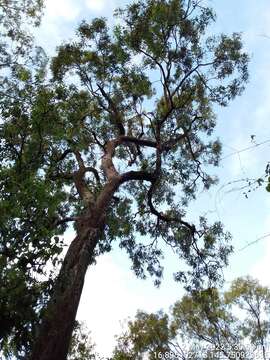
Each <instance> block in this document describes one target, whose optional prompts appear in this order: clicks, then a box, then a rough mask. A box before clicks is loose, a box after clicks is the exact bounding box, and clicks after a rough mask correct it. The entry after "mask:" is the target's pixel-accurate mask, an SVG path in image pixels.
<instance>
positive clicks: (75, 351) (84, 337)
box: [68, 322, 97, 360]
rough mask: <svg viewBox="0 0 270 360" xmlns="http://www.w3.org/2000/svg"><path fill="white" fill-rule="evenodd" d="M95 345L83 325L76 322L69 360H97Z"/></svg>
mask: <svg viewBox="0 0 270 360" xmlns="http://www.w3.org/2000/svg"><path fill="white" fill-rule="evenodd" d="M94 348H95V345H94V344H92V342H91V340H90V334H89V332H88V331H87V330H86V327H85V325H84V324H83V323H80V322H76V324H75V327H74V331H73V335H72V339H71V343H70V351H69V355H68V360H91V359H92V360H95V359H97V355H96V354H95V352H94Z"/></svg>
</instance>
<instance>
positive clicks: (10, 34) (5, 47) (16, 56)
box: [0, 0, 43, 80]
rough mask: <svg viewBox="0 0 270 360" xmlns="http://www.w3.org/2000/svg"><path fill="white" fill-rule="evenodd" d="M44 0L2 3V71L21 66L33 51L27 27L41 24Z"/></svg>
mask: <svg viewBox="0 0 270 360" xmlns="http://www.w3.org/2000/svg"><path fill="white" fill-rule="evenodd" d="M42 8H43V0H1V1H0V37H1V42H0V69H1V70H3V69H4V68H5V69H6V68H10V67H12V66H15V65H19V64H20V61H22V60H23V59H24V60H26V58H27V57H26V56H25V55H26V54H27V52H28V51H29V49H31V40H32V38H31V35H30V34H29V31H27V25H30V26H32V25H34V26H38V25H39V24H40V20H41V15H42ZM1 80H2V79H1Z"/></svg>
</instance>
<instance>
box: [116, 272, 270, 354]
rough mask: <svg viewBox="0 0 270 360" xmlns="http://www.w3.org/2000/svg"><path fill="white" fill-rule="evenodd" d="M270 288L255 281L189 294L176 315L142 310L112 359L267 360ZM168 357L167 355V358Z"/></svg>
mask: <svg viewBox="0 0 270 360" xmlns="http://www.w3.org/2000/svg"><path fill="white" fill-rule="evenodd" d="M269 310H270V289H269V288H267V287H263V286H261V285H260V284H259V283H258V282H257V281H256V280H254V279H252V278H249V277H247V278H238V279H236V280H235V281H234V282H233V283H232V285H231V287H230V289H229V290H228V291H225V292H224V293H222V292H220V291H218V290H217V289H216V288H209V289H207V290H200V291H195V292H193V293H192V294H188V295H185V296H183V298H182V299H181V300H180V301H178V302H176V303H175V304H174V306H173V307H172V311H171V314H170V315H168V314H165V313H164V312H158V313H155V314H148V313H145V312H142V311H139V312H138V313H137V315H136V317H135V320H133V321H129V322H128V327H127V330H126V331H125V332H124V333H123V335H121V336H119V337H118V342H117V346H116V348H115V350H114V354H113V357H112V360H129V359H130V360H131V359H138V360H139V359H144V358H146V356H147V359H149V360H151V359H166V358H170V359H183V360H186V359H198V360H199V359H213V358H215V359H221V358H222V359H254V358H257V359H264V360H266V359H267V358H268V357H267V352H266V346H265V345H266V343H267V340H269V326H270V323H269ZM166 356H167V357H166Z"/></svg>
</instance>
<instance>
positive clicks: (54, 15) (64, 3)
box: [45, 0, 80, 21]
mask: <svg viewBox="0 0 270 360" xmlns="http://www.w3.org/2000/svg"><path fill="white" fill-rule="evenodd" d="M79 12H80V6H79V5H78V2H75V1H73V0H57V1H56V0H46V1H45V20H46V21H48V20H49V21H50V20H52V19H59V18H63V19H65V20H67V21H70V20H74V19H75V18H76V17H77V16H78V15H79Z"/></svg>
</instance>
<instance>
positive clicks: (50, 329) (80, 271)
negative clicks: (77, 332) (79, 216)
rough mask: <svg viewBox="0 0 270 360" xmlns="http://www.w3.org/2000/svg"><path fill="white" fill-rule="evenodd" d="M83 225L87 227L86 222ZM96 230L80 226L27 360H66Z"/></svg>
mask: <svg viewBox="0 0 270 360" xmlns="http://www.w3.org/2000/svg"><path fill="white" fill-rule="evenodd" d="M84 224H85V225H86V223H85V222H84ZM99 231H100V228H99V226H98V227H97V228H96V227H89V225H88V226H87V228H86V227H85V226H82V227H81V229H79V231H78V235H77V236H76V238H75V239H74V240H73V242H72V243H71V245H70V247H69V249H68V251H67V254H66V256H65V259H64V262H63V265H62V267H61V270H60V273H59V275H58V278H57V280H56V285H55V289H54V293H53V295H52V298H51V300H50V301H49V304H48V307H47V309H46V312H45V314H44V317H43V319H42V324H41V328H40V331H39V334H38V336H37V340H36V342H35V344H34V347H33V352H32V354H31V355H30V358H29V359H30V360H66V358H67V354H68V349H69V343H70V340H71V335H72V331H73V326H74V322H75V318H76V313H77V309H78V306H79V302H80V297H81V293H82V289H83V284H84V278H85V274H86V271H87V267H88V265H89V262H90V261H91V258H92V256H93V253H94V249H95V246H96V244H97V241H98V238H99Z"/></svg>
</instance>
